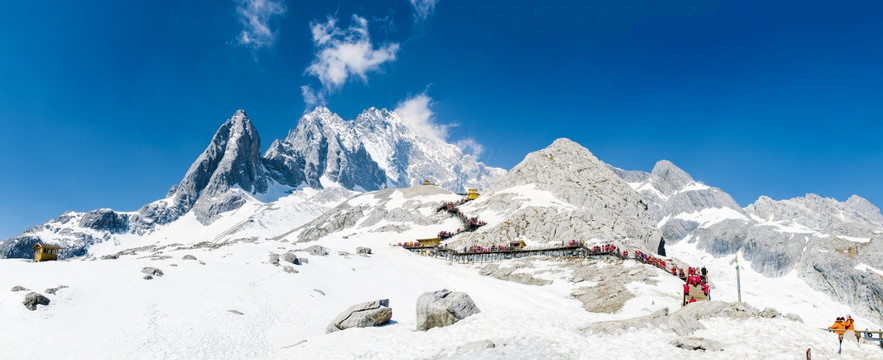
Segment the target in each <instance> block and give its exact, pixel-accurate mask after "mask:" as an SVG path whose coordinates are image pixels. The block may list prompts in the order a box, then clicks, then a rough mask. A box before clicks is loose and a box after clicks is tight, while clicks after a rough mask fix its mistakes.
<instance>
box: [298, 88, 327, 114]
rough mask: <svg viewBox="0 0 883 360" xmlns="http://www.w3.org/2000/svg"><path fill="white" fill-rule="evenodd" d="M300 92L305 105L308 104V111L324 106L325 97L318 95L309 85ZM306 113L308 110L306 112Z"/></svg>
mask: <svg viewBox="0 0 883 360" xmlns="http://www.w3.org/2000/svg"><path fill="white" fill-rule="evenodd" d="M300 92H301V94H302V95H303V97H304V103H306V104H307V109H310V108H314V107H316V105H319V104H322V103H324V102H325V99H324V98H323V97H320V95H318V94H316V92H315V91H313V88H311V87H310V86H309V85H304V86H301V87H300ZM304 111H306V110H304Z"/></svg>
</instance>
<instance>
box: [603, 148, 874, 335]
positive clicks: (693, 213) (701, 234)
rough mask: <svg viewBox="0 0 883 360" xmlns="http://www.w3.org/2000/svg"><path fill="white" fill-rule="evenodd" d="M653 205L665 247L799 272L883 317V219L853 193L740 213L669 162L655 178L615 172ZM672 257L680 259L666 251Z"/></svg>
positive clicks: (761, 203)
mask: <svg viewBox="0 0 883 360" xmlns="http://www.w3.org/2000/svg"><path fill="white" fill-rule="evenodd" d="M614 170H615V171H616V172H617V174H618V175H619V176H620V177H621V178H623V179H624V180H626V181H628V182H629V185H630V186H631V187H632V188H633V189H635V190H637V191H638V192H639V193H640V194H641V196H642V197H643V198H644V200H645V201H646V202H647V203H649V204H650V208H651V209H652V211H651V213H652V214H653V217H654V220H655V221H656V226H657V227H658V228H659V229H660V230H661V231H662V234H663V237H664V240H665V242H666V244H667V245H669V246H667V248H668V249H671V246H670V245H673V244H678V243H679V242H683V241H686V242H689V243H695V245H696V246H697V247H698V248H699V249H702V250H704V251H707V252H708V253H710V254H712V255H714V256H729V255H733V254H741V255H742V256H743V258H744V259H745V260H748V261H749V262H750V264H751V267H752V268H753V269H754V270H756V271H758V272H759V273H762V274H765V275H766V276H770V277H780V276H786V275H788V274H796V275H795V276H796V277H799V278H800V279H802V280H803V281H805V282H807V283H808V284H809V285H810V286H812V287H814V288H816V289H818V290H821V291H824V292H826V293H828V294H830V295H831V296H833V297H835V298H836V299H838V300H839V301H842V302H844V303H847V304H852V305H853V306H855V307H856V309H857V311H858V312H861V313H862V314H864V315H865V316H869V317H872V318H876V319H878V320H883V277H880V276H877V274H876V273H874V272H873V271H870V272H869V271H866V269H867V268H865V266H866V265H868V264H869V263H871V264H876V265H868V266H870V267H871V268H875V269H876V268H878V267H883V262H881V261H880V260H879V259H881V256H883V241H880V240H876V239H881V238H883V237H881V236H880V234H881V233H883V215H881V213H880V209H878V208H877V207H875V206H874V205H872V204H871V203H869V202H868V201H867V200H865V199H863V198H861V197H859V196H855V195H853V196H852V197H850V198H849V199H848V200H847V201H846V202H838V201H837V200H835V199H830V198H822V197H820V196H818V195H815V194H808V195H807V196H806V197H802V198H795V199H790V200H782V201H774V200H772V199H770V198H769V197H766V196H762V197H760V198H759V199H758V200H757V201H756V202H755V203H754V204H751V205H748V206H747V207H745V208H744V209H743V208H740V207H739V206H738V204H736V202H735V201H733V199H732V197H730V196H729V195H728V194H727V193H726V192H724V191H723V190H721V189H718V188H714V187H709V186H707V185H705V184H702V183H701V182H697V181H695V180H693V179H692V177H690V175H689V174H687V173H686V172H685V171H683V170H681V169H680V168H677V167H676V166H675V165H674V164H672V163H671V162H669V161H665V160H662V161H659V162H658V163H657V164H656V166H655V167H654V168H653V171H652V173H650V174H648V173H644V172H641V171H624V170H620V169H614ZM668 254H669V255H674V256H678V254H677V253H672V252H671V250H669V251H668Z"/></svg>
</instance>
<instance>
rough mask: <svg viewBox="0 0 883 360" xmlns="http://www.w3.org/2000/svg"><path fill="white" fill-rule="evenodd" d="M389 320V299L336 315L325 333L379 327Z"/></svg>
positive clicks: (352, 307) (390, 313)
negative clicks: (354, 328)
mask: <svg viewBox="0 0 883 360" xmlns="http://www.w3.org/2000/svg"><path fill="white" fill-rule="evenodd" d="M390 319H392V309H391V308H390V307H389V299H382V300H375V301H369V302H366V303H361V304H356V305H353V306H350V307H349V308H348V309H346V311H344V312H342V313H340V315H337V317H336V318H334V321H332V322H331V324H328V327H327V328H326V329H325V333H333V332H335V331H339V330H345V329H349V328H353V327H360V328H363V327H371V326H380V325H383V324H386V323H388V322H389V320H390Z"/></svg>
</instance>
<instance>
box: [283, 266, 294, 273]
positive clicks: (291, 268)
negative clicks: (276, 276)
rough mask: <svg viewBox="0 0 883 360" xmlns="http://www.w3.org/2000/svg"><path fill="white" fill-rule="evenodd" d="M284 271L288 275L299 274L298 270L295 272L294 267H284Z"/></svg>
mask: <svg viewBox="0 0 883 360" xmlns="http://www.w3.org/2000/svg"><path fill="white" fill-rule="evenodd" d="M282 271H285V272H287V273H289V274H297V270H295V269H294V268H293V267H291V266H285V267H283V268H282Z"/></svg>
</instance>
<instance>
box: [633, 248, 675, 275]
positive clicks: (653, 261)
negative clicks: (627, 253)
mask: <svg viewBox="0 0 883 360" xmlns="http://www.w3.org/2000/svg"><path fill="white" fill-rule="evenodd" d="M635 260H638V261H640V262H642V263H645V264H650V265H653V266H655V267H658V268H660V269H662V270H665V269H667V268H666V263H665V260H662V259H659V258H656V257H653V256H652V255H648V254H644V253H643V252H641V251H640V250H635Z"/></svg>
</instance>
